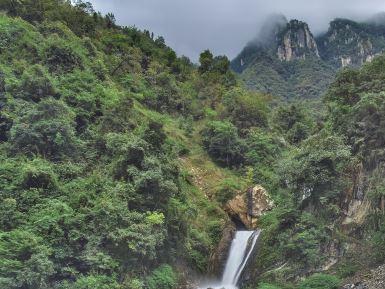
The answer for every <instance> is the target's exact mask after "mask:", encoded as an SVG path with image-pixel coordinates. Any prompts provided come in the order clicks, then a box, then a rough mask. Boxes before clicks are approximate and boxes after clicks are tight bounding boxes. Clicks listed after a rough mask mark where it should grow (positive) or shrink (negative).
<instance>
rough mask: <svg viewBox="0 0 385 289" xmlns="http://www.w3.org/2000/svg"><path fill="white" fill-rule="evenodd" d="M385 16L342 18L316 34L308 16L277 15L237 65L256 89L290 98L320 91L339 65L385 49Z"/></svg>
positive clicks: (311, 95)
mask: <svg viewBox="0 0 385 289" xmlns="http://www.w3.org/2000/svg"><path fill="white" fill-rule="evenodd" d="M384 19H385V17H384V16H382V17H379V16H378V17H375V18H372V19H371V20H368V21H366V22H363V23H359V22H355V21H351V20H347V19H336V20H334V21H332V22H331V23H330V27H329V29H328V30H327V31H326V32H325V33H322V34H321V35H318V36H316V37H315V36H314V35H313V34H312V32H311V29H310V28H309V26H308V25H307V24H306V23H305V22H302V21H299V20H291V21H289V22H287V21H286V18H284V17H283V16H281V17H277V16H276V17H274V18H272V19H269V21H268V24H266V25H263V26H262V31H261V32H260V33H259V36H258V38H257V39H258V40H254V41H252V42H250V43H249V44H248V45H247V46H246V47H245V48H244V49H243V51H242V52H241V53H240V54H239V55H238V56H237V57H236V58H235V59H234V60H233V61H232V64H231V66H232V69H233V70H234V71H236V72H238V73H240V75H241V78H242V79H243V80H244V81H245V83H246V85H247V86H248V87H249V88H251V89H254V90H259V91H263V92H266V93H270V94H273V95H278V96H282V97H285V98H292V97H301V98H314V97H319V96H321V95H322V94H323V93H324V92H325V90H326V88H327V87H328V85H329V84H330V82H331V80H332V79H333V77H334V75H335V73H336V72H337V71H338V70H339V69H341V68H343V67H347V66H360V65H362V64H364V63H366V62H370V61H372V60H373V58H374V57H375V56H377V55H379V54H382V53H383V52H384V51H385V21H384Z"/></svg>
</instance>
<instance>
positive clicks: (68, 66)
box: [44, 35, 84, 73]
mask: <svg viewBox="0 0 385 289" xmlns="http://www.w3.org/2000/svg"><path fill="white" fill-rule="evenodd" d="M44 57H45V62H46V63H47V65H48V66H49V70H50V71H51V72H54V73H63V72H64V73H68V72H72V71H73V70H74V69H75V68H80V69H83V67H84V64H83V58H82V55H81V54H80V53H79V51H77V49H76V48H75V47H72V46H71V45H69V44H67V43H66V42H64V41H63V40H61V39H60V38H58V37H57V36H56V35H55V36H52V37H51V38H50V41H49V44H48V46H47V47H46V48H45V55H44Z"/></svg>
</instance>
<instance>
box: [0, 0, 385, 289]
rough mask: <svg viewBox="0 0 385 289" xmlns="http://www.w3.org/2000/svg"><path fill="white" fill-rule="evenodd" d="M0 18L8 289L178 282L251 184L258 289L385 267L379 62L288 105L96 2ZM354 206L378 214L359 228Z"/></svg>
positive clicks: (1, 234)
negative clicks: (267, 205) (264, 207)
mask: <svg viewBox="0 0 385 289" xmlns="http://www.w3.org/2000/svg"><path fill="white" fill-rule="evenodd" d="M0 9H2V10H3V11H4V12H3V14H1V15H0V72H1V73H0V150H1V155H0V198H1V203H0V285H1V286H0V287H1V288H5V289H16V288H22V289H45V288H55V289H75V288H76V289H78V288H80V289H88V288H96V289H106V288H116V289H126V288H129V289H142V288H149V289H156V288H161V289H173V288H176V287H178V286H183V284H184V283H185V281H186V280H184V279H185V278H186V275H187V277H188V275H189V274H190V273H191V272H193V271H195V272H200V273H205V272H206V270H207V268H208V265H209V262H210V255H212V253H213V252H214V251H215V248H216V246H217V244H218V242H219V240H220V238H221V234H222V231H223V230H224V229H225V227H226V225H227V223H228V222H229V219H228V217H227V216H226V214H225V213H224V211H223V210H222V205H223V204H225V203H226V202H227V201H228V200H229V199H231V198H232V197H233V196H235V194H236V193H238V192H239V191H242V190H245V189H246V188H247V186H251V185H254V184H261V185H263V186H264V187H265V188H267V189H268V191H269V193H270V195H271V197H272V198H273V199H274V202H275V207H274V209H273V210H272V211H271V212H269V213H267V214H266V215H265V216H264V217H263V218H262V219H261V220H260V226H261V227H262V228H263V229H264V233H263V236H262V240H261V246H260V250H259V256H258V258H256V263H255V264H252V268H254V269H255V270H256V271H258V273H259V274H257V275H256V276H257V278H255V279H254V280H252V281H253V282H251V283H250V284H248V285H249V286H251V288H259V289H262V288H263V289H268V288H270V289H276V288H299V289H310V288H320V289H334V288H338V286H339V283H340V278H345V277H347V276H350V275H352V274H354V273H355V272H356V271H357V270H360V269H367V268H369V267H370V266H374V265H376V264H378V263H383V262H384V261H385V254H384V251H383V246H384V245H385V244H384V241H383V240H384V239H385V238H384V237H385V223H384V221H385V219H384V214H383V212H384V210H385V208H384V206H385V195H384V190H383V188H384V186H385V184H384V182H383V177H382V176H383V173H384V171H383V170H384V168H383V163H384V161H385V159H384V158H385V154H384V149H383V147H384V142H385V140H384V137H383V130H384V128H383V125H384V123H385V122H384V120H383V118H384V115H385V114H384V109H385V101H384V99H385V98H384V96H385V87H384V85H383V83H385V81H384V80H385V73H384V71H385V70H384V67H385V58H384V57H379V58H378V59H376V60H375V61H373V63H371V64H368V65H366V66H365V67H364V68H363V69H362V70H352V69H348V70H345V71H343V72H342V73H340V74H339V75H338V77H337V79H336V80H335V81H334V83H333V84H332V85H331V87H330V88H329V89H328V93H327V95H326V97H325V98H324V101H323V103H321V102H320V101H298V102H292V103H290V104H287V103H285V102H281V101H280V100H279V99H278V98H275V97H273V96H271V95H267V94H264V93H259V92H250V91H247V90H245V89H244V88H243V85H242V84H241V83H239V81H238V80H237V78H236V76H235V75H234V74H233V73H232V72H231V71H230V62H229V60H228V59H227V58H226V57H224V56H214V55H212V53H211V52H210V51H204V52H202V54H201V57H200V63H199V66H198V67H197V66H196V65H193V64H192V63H191V62H190V61H189V59H188V58H186V57H178V56H177V55H176V54H175V52H174V51H173V50H172V49H171V48H169V47H167V45H166V44H165V40H164V39H163V38H161V37H159V38H156V39H155V38H154V37H153V35H152V34H151V33H150V32H148V31H139V30H138V29H136V28H133V27H120V26H117V25H116V24H115V20H114V16H113V15H112V14H108V15H106V16H102V15H100V14H99V13H97V12H95V11H93V9H92V6H91V5H90V4H89V3H83V2H79V1H78V2H77V3H76V4H70V3H69V2H68V1H64V0H62V1H58V0H39V1H35V0H26V1H23V2H21V1H13V0H9V1H8V0H3V1H0ZM314 61H316V60H314ZM299 65H301V64H299ZM264 67H265V66H264ZM301 71H306V70H301ZM287 73H288V74H291V73H292V71H291V70H288V71H287ZM320 73H321V74H322V73H323V72H322V71H321V72H320ZM304 77H307V73H305V72H304ZM319 80H320V81H321V80H325V78H324V77H323V76H322V75H320V76H319ZM322 85H325V86H326V83H324V84H322ZM298 87H302V88H301V89H304V88H303V86H300V85H299V86H298ZM306 87H307V88H306V89H307V90H308V89H310V91H311V87H308V86H306ZM282 89H284V88H283V87H282ZM291 93H293V94H296V93H298V91H297V90H294V91H292V92H291ZM353 199H359V200H361V201H365V202H366V203H367V204H368V206H365V208H367V209H366V210H365V211H364V212H363V213H364V217H363V218H362V219H360V220H359V221H351V222H347V221H346V217H347V216H346V215H347V213H346V212H347V210H348V208H347V207H348V206H349V201H352V200H353ZM352 218H353V219H354V216H353V217H352ZM325 228H326V229H325ZM350 242H351V243H355V244H357V245H356V247H355V249H356V251H355V250H345V249H343V248H345V247H346V246H345V245H346V244H349V243H350ZM332 248H342V249H341V250H340V251H341V252H342V253H341V254H338V256H334V255H331V254H334V253H335V250H332ZM360 250H362V251H365V252H366V253H367V254H369V256H370V257H371V258H364V259H363V258H362V256H361V255H360V253H359V252H360ZM332 257H337V258H338V259H339V260H340V262H339V263H336V264H333V266H329V267H328V268H325V267H326V266H325V264H328V261H329V259H330V258H332ZM321 271H322V274H314V273H316V272H321ZM302 277H307V278H304V279H303V280H301V278H302ZM254 281H255V282H254ZM258 286H259V287H258Z"/></svg>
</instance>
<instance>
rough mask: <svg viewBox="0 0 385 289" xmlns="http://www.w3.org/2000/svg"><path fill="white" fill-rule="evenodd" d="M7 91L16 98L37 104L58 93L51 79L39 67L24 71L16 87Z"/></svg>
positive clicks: (45, 71) (43, 69) (35, 66)
mask: <svg viewBox="0 0 385 289" xmlns="http://www.w3.org/2000/svg"><path fill="white" fill-rule="evenodd" d="M9 91H10V92H11V93H12V94H13V95H14V96H15V97H18V98H22V99H25V100H32V101H34V102H39V101H40V100H41V99H42V98H44V97H49V96H53V97H55V96H57V95H58V91H57V89H56V85H55V82H54V80H53V79H52V77H51V76H50V75H49V73H48V71H47V70H46V69H45V68H44V67H43V66H41V65H33V66H31V67H28V68H27V69H26V70H24V72H23V74H22V76H21V80H20V83H19V85H18V86H17V87H10V88H9Z"/></svg>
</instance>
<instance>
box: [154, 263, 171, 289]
mask: <svg viewBox="0 0 385 289" xmlns="http://www.w3.org/2000/svg"><path fill="white" fill-rule="evenodd" d="M147 285H148V288H149V289H173V288H175V287H176V285H177V276H176V274H175V272H174V270H173V269H172V267H171V266H169V265H162V266H160V267H159V268H157V269H155V270H154V271H153V272H152V273H151V275H150V276H149V277H148V278H147Z"/></svg>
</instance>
